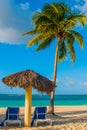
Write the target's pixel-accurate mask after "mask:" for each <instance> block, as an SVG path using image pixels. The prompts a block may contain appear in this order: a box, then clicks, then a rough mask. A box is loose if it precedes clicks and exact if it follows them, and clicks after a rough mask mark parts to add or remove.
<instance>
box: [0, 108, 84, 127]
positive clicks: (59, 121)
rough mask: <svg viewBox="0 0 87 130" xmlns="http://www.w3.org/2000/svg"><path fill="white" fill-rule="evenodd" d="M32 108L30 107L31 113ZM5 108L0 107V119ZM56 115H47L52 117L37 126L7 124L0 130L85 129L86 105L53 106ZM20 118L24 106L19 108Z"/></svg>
mask: <svg viewBox="0 0 87 130" xmlns="http://www.w3.org/2000/svg"><path fill="white" fill-rule="evenodd" d="M33 110H34V108H32V114H33ZM5 111H6V108H0V120H2V118H3V117H4V115H3V114H5ZM55 113H56V116H52V115H47V116H48V118H51V119H52V126H50V124H49V123H46V122H45V123H44V122H43V123H38V126H37V127H31V128H27V127H24V126H22V127H19V126H7V127H4V128H2V127H0V130H87V106H55ZM20 114H21V115H22V116H21V118H23V117H24V108H20Z"/></svg>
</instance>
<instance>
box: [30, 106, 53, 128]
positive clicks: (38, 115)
mask: <svg viewBox="0 0 87 130" xmlns="http://www.w3.org/2000/svg"><path fill="white" fill-rule="evenodd" d="M38 121H50V123H51V124H52V122H51V119H48V118H47V108H46V107H36V108H35V110H34V116H33V118H32V121H31V126H33V124H35V125H36V126H37V122H38Z"/></svg>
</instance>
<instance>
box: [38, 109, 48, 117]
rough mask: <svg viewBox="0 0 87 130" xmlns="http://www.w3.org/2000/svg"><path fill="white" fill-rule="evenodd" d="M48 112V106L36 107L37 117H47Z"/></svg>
mask: <svg viewBox="0 0 87 130" xmlns="http://www.w3.org/2000/svg"><path fill="white" fill-rule="evenodd" d="M46 112H47V108H46V107H37V108H36V115H37V119H46Z"/></svg>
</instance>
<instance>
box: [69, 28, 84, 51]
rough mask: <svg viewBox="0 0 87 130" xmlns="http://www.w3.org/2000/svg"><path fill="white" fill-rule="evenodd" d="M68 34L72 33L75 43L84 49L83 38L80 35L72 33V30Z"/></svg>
mask: <svg viewBox="0 0 87 130" xmlns="http://www.w3.org/2000/svg"><path fill="white" fill-rule="evenodd" d="M70 32H71V33H72V35H73V36H74V37H75V39H76V41H77V42H78V43H79V45H80V46H81V48H82V49H83V48H84V41H83V37H82V36H81V34H80V33H78V32H76V31H74V30H71V31H70Z"/></svg>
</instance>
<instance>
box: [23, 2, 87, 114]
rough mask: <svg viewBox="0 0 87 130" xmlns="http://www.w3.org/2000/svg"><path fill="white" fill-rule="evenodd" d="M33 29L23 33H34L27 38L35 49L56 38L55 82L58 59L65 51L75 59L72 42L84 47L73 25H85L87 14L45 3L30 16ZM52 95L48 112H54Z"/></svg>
mask: <svg viewBox="0 0 87 130" xmlns="http://www.w3.org/2000/svg"><path fill="white" fill-rule="evenodd" d="M32 20H33V23H34V29H33V30H30V31H28V32H26V33H25V34H24V35H34V38H32V39H31V40H29V42H28V45H27V46H28V47H30V46H33V45H36V44H37V48H36V51H39V50H41V49H45V48H47V47H48V46H49V45H50V44H51V43H52V41H53V40H54V39H55V38H56V39H58V41H57V43H56V51H55V61H54V76H53V82H54V83H55V84H56V77H57V67H58V66H57V65H58V62H59V60H64V59H65V57H66V55H67V53H69V54H70V57H71V59H72V63H74V61H75V50H74V46H73V45H74V43H75V41H77V43H78V44H79V45H80V46H81V48H84V42H83V37H82V36H81V34H80V33H79V32H77V31H75V27H77V26H79V23H80V24H81V25H82V26H85V25H86V21H87V16H86V15H85V14H83V13H80V12H73V11H72V10H71V8H70V7H69V6H68V5H67V4H65V3H51V4H45V5H44V6H43V8H42V10H41V12H35V13H34V14H33V16H32ZM54 95H55V90H54V91H53V92H52V93H51V100H50V107H49V108H50V112H51V113H54Z"/></svg>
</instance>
